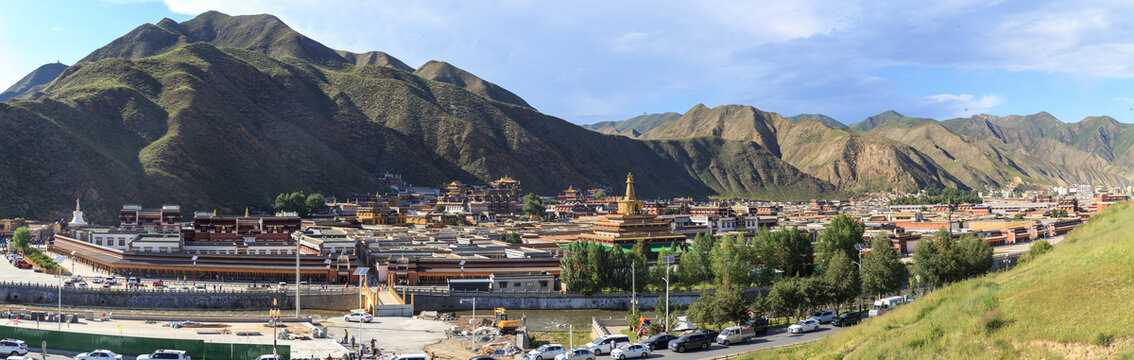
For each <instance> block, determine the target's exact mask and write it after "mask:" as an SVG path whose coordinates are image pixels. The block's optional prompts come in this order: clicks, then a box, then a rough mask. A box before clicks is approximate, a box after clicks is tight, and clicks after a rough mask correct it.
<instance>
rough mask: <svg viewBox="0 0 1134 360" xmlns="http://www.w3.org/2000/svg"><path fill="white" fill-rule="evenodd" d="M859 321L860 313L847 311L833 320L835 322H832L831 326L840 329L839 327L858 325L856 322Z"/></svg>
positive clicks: (860, 318)
mask: <svg viewBox="0 0 1134 360" xmlns="http://www.w3.org/2000/svg"><path fill="white" fill-rule="evenodd" d="M861 320H862V313H860V312H856V311H847V312H845V313H842V314H839V317H837V318H835V321H832V322H831V325H834V326H840V327H841V326H851V325H854V324H858V322H859V321H861Z"/></svg>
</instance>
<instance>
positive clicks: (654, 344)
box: [642, 334, 677, 350]
mask: <svg viewBox="0 0 1134 360" xmlns="http://www.w3.org/2000/svg"><path fill="white" fill-rule="evenodd" d="M676 338H677V337H676V336H673V335H670V334H657V335H654V336H651V337H649V338H647V339H646V341H643V342H642V345H646V347H648V348H650V350H660V349H665V348H667V347H669V342H670V341H673V339H676Z"/></svg>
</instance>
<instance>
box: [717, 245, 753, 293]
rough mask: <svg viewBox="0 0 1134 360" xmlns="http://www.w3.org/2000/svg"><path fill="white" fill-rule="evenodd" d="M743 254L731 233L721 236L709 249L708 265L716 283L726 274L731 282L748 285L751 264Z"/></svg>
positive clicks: (750, 281) (749, 282)
mask: <svg viewBox="0 0 1134 360" xmlns="http://www.w3.org/2000/svg"><path fill="white" fill-rule="evenodd" d="M743 255H744V252H743V250H742V249H741V247H740V246H738V245H737V241H736V239H735V238H734V237H733V236H732V235H724V236H722V237H721V238H720V240H719V241H718V242H717V244H715V245H714V246H713V248H712V249H711V250H710V251H709V259H710V262H709V265H710V266H711V269H712V272H711V274H710V275H713V276H715V277H716V281H717V282H718V283H719V282H721V278H722V277H724V276H728V279H729V281H730V282H731V283H733V284H735V285H737V286H748V285H749V284H751V283H752V276H751V272H750V271H749V269H751V266H750V264H749V262H748V261H747V259H745V258H744V256H743Z"/></svg>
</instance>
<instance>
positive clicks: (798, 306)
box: [765, 277, 807, 318]
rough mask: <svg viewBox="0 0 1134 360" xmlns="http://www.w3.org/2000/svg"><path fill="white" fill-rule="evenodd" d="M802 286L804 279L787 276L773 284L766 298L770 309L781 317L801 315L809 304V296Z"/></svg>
mask: <svg viewBox="0 0 1134 360" xmlns="http://www.w3.org/2000/svg"><path fill="white" fill-rule="evenodd" d="M802 288H803V279H802V278H799V277H790V278H785V279H783V280H780V281H777V282H776V283H775V284H772V289H771V290H769V291H768V297H767V298H766V299H765V301H766V305H767V308H768V310H769V311H771V312H772V313H773V314H775V315H776V316H779V317H787V318H791V317H792V316H799V315H800V314H801V312H802V311H803V309H804V307H805V306H806V305H807V296H806V294H804V293H803V289H802Z"/></svg>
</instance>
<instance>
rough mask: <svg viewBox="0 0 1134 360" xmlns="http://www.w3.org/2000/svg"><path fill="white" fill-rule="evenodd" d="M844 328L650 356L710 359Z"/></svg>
mask: <svg viewBox="0 0 1134 360" xmlns="http://www.w3.org/2000/svg"><path fill="white" fill-rule="evenodd" d="M841 330H842V328H839V327H834V326H831V325H823V326H820V327H819V330H817V331H812V332H809V333H804V334H798V335H796V334H789V333H788V332H787V329H783V328H780V329H771V330H768V334H767V335H764V336H758V337H756V339H755V340H752V341H751V342H749V343H747V344H735V345H732V346H724V345H720V344H713V346H712V347H710V348H709V349H708V350H704V351H686V352H684V353H675V352H672V351H669V350H654V353H653V354H652V355H650V358H651V359H655V358H656V359H666V360H671V359H676V360H695V359H708V358H712V357H716V356H725V355H733V354H736V353H741V352H745V351H752V350H756V349H763V348H768V347H772V346H780V345H789V344H796V343H801V342H804V341H808V340H813V339H818V338H822V337H824V336H828V335H831V334H834V333H836V332H839V331H841Z"/></svg>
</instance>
